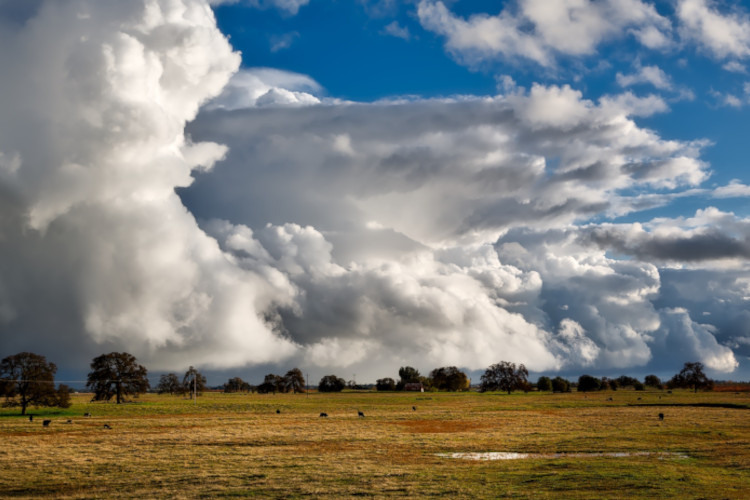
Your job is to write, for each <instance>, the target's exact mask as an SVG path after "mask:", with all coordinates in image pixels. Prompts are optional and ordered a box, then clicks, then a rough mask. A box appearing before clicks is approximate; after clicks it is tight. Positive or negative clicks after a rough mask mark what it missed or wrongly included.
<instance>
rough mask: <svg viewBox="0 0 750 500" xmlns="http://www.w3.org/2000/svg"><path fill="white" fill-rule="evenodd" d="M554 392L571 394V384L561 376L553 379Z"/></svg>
mask: <svg viewBox="0 0 750 500" xmlns="http://www.w3.org/2000/svg"><path fill="white" fill-rule="evenodd" d="M552 392H570V382H569V381H568V380H566V379H564V378H562V377H560V376H557V377H555V378H553V379H552Z"/></svg>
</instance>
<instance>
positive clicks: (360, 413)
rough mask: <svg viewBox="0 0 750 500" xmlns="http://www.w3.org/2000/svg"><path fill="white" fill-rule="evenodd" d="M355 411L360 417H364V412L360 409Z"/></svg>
mask: <svg viewBox="0 0 750 500" xmlns="http://www.w3.org/2000/svg"><path fill="white" fill-rule="evenodd" d="M357 413H358V414H359V416H360V417H362V418H364V417H365V414H364V413H362V412H361V411H357Z"/></svg>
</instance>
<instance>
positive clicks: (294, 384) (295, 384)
mask: <svg viewBox="0 0 750 500" xmlns="http://www.w3.org/2000/svg"><path fill="white" fill-rule="evenodd" d="M284 388H285V389H286V392H289V391H290V390H291V391H292V392H293V393H294V394H297V393H298V392H305V376H304V375H302V370H300V369H299V368H292V369H291V370H289V371H288V372H286V375H284Z"/></svg>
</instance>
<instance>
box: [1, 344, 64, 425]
mask: <svg viewBox="0 0 750 500" xmlns="http://www.w3.org/2000/svg"><path fill="white" fill-rule="evenodd" d="M56 372H57V366H55V364H54V363H48V362H47V359H46V358H45V357H44V356H41V355H39V354H34V353H32V352H20V353H18V354H14V355H13V356H8V357H7V358H4V359H3V360H2V361H0V395H3V396H5V398H6V399H5V405H6V406H20V407H21V415H25V414H26V408H28V407H29V406H35V407H39V406H58V407H61V408H68V407H69V406H70V389H69V388H68V386H66V385H62V384H61V385H60V386H59V387H58V388H57V390H55V373H56Z"/></svg>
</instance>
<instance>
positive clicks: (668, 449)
mask: <svg viewBox="0 0 750 500" xmlns="http://www.w3.org/2000/svg"><path fill="white" fill-rule="evenodd" d="M89 398H90V396H87V395H75V396H74V405H73V406H72V407H71V408H69V409H67V410H58V409H39V410H34V409H30V411H31V413H33V414H34V415H35V418H34V422H29V421H28V418H26V417H21V416H20V415H18V413H19V410H18V409H5V408H4V409H2V410H1V411H0V443H2V446H0V471H2V472H0V496H2V497H3V498H8V497H13V498H42V497H47V498H103V497H107V498H111V497H120V498H132V497H141V498H224V497H229V498H232V497H244V496H256V497H261V498H295V497H313V498H326V497H327V498H332V497H350V496H365V497H367V496H372V497H430V496H433V497H438V496H439V497H443V496H445V497H451V498H497V497H518V498H650V499H651V498H750V393H740V394H734V393H699V394H692V393H689V392H681V391H676V392H675V393H674V394H667V393H666V392H658V391H654V392H632V391H624V390H621V391H616V392H611V391H607V392H601V393H590V394H588V395H583V394H579V393H572V394H533V393H531V394H522V393H519V394H513V395H510V396H508V395H505V394H477V393H460V394H453V393H424V394H419V393H385V394H384V393H375V392H372V393H357V392H349V393H346V392H345V393H341V394H315V393H313V394H310V395H309V396H306V395H299V394H297V395H291V394H283V395H276V396H273V395H257V394H253V395H245V394H242V395H241V394H232V395H225V394H211V393H209V394H206V395H204V396H203V397H199V398H198V404H197V405H194V404H193V402H192V400H186V399H183V398H181V397H171V396H157V395H146V396H143V397H141V398H139V399H137V400H136V402H135V403H130V404H124V405H119V406H118V405H115V404H113V403H107V404H104V403H89V402H88V401H89ZM609 398H612V399H613V400H612V401H609V400H608V399H609ZM638 398H641V399H640V400H639V399H638ZM412 406H416V411H414V410H412ZM277 409H279V410H281V413H280V414H277V413H276V410H277ZM358 410H361V411H362V412H364V414H365V415H366V416H365V417H364V418H360V417H358V416H357V411H358ZM322 411H324V412H327V413H328V415H329V417H328V418H320V417H319V416H318V415H319V413H320V412H322ZM85 412H90V413H91V414H92V416H91V417H83V414H84V413H85ZM659 413H664V415H665V418H664V421H660V420H659V419H658V414H659ZM43 418H47V419H51V420H52V423H51V424H50V426H49V427H48V428H43V427H42V423H41V420H42V419H43ZM68 419H71V420H72V423H66V422H67V420H68ZM105 423H106V424H109V425H110V426H111V429H109V430H107V429H105V428H104V424H105ZM469 452H480V453H487V452H514V453H530V454H539V455H536V456H535V455H532V456H530V457H528V458H524V459H516V460H472V459H469V458H453V457H452V456H451V455H450V454H453V453H469Z"/></svg>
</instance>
